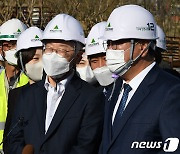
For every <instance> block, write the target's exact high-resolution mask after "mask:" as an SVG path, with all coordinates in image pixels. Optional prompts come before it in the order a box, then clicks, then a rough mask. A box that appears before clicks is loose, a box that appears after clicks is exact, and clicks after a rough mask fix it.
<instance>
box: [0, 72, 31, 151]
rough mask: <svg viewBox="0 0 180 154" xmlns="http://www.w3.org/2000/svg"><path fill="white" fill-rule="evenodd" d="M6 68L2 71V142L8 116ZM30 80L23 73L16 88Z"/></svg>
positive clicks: (0, 127) (0, 133)
mask: <svg viewBox="0 0 180 154" xmlns="http://www.w3.org/2000/svg"><path fill="white" fill-rule="evenodd" d="M5 75H6V74H5V70H3V71H2V72H1V73H0V142H2V140H3V133H4V126H5V122H6V116H7V102H8V100H7V96H8V94H7V90H6V86H5ZM28 82H29V79H28V77H27V76H26V75H25V74H23V73H21V75H20V78H19V81H18V82H17V85H16V88H17V87H21V86H23V85H25V84H27V83H28ZM1 150H2V145H1V146H0V151H1Z"/></svg>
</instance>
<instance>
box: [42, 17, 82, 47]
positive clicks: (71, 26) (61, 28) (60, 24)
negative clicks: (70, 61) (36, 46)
mask: <svg viewBox="0 0 180 154" xmlns="http://www.w3.org/2000/svg"><path fill="white" fill-rule="evenodd" d="M42 39H43V40H49V39H60V40H65V41H71V40H73V41H78V42H81V43H82V44H85V37H84V31H83V28H82V26H81V24H80V22H79V21H78V20H76V19H75V18H73V17H72V16H69V15H67V14H59V15H57V16H55V17H54V18H53V19H52V20H51V21H50V22H49V23H48V24H47V26H46V28H45V30H44V33H43V38H42Z"/></svg>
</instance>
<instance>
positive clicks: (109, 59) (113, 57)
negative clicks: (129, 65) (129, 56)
mask: <svg viewBox="0 0 180 154" xmlns="http://www.w3.org/2000/svg"><path fill="white" fill-rule="evenodd" d="M124 52H125V51H124V50H110V49H108V50H107V51H106V65H107V67H108V68H109V70H110V71H111V72H113V73H116V71H117V70H118V68H120V67H122V66H123V65H125V63H126V62H125V61H124Z"/></svg>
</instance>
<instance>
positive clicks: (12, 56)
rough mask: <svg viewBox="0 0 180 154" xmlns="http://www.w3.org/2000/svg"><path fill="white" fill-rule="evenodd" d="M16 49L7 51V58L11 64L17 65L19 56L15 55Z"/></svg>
mask: <svg viewBox="0 0 180 154" xmlns="http://www.w3.org/2000/svg"><path fill="white" fill-rule="evenodd" d="M16 52H17V51H16V49H11V50H8V51H5V59H6V60H7V62H8V63H9V64H10V65H17V58H16V57H15V53H16Z"/></svg>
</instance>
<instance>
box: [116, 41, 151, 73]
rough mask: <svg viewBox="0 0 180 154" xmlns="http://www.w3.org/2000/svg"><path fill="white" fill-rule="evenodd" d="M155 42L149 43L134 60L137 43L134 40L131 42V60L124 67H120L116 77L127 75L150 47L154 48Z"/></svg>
mask: <svg viewBox="0 0 180 154" xmlns="http://www.w3.org/2000/svg"><path fill="white" fill-rule="evenodd" d="M152 44H153V42H152V41H151V42H149V44H148V45H147V47H146V48H145V49H144V50H143V51H142V52H141V53H140V54H139V55H138V56H137V57H136V58H135V59H133V54H134V47H135V45H136V44H135V41H134V40H133V39H132V40H131V47H130V60H129V61H128V62H127V63H125V64H124V65H122V66H121V67H119V68H118V69H117V70H116V71H115V75H118V76H122V75H123V74H125V73H126V72H127V71H128V70H129V69H130V68H131V66H132V65H133V64H134V63H135V62H137V61H138V60H139V59H140V58H141V56H142V54H143V53H144V52H145V51H146V50H147V49H148V48H149V47H150V46H152Z"/></svg>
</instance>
